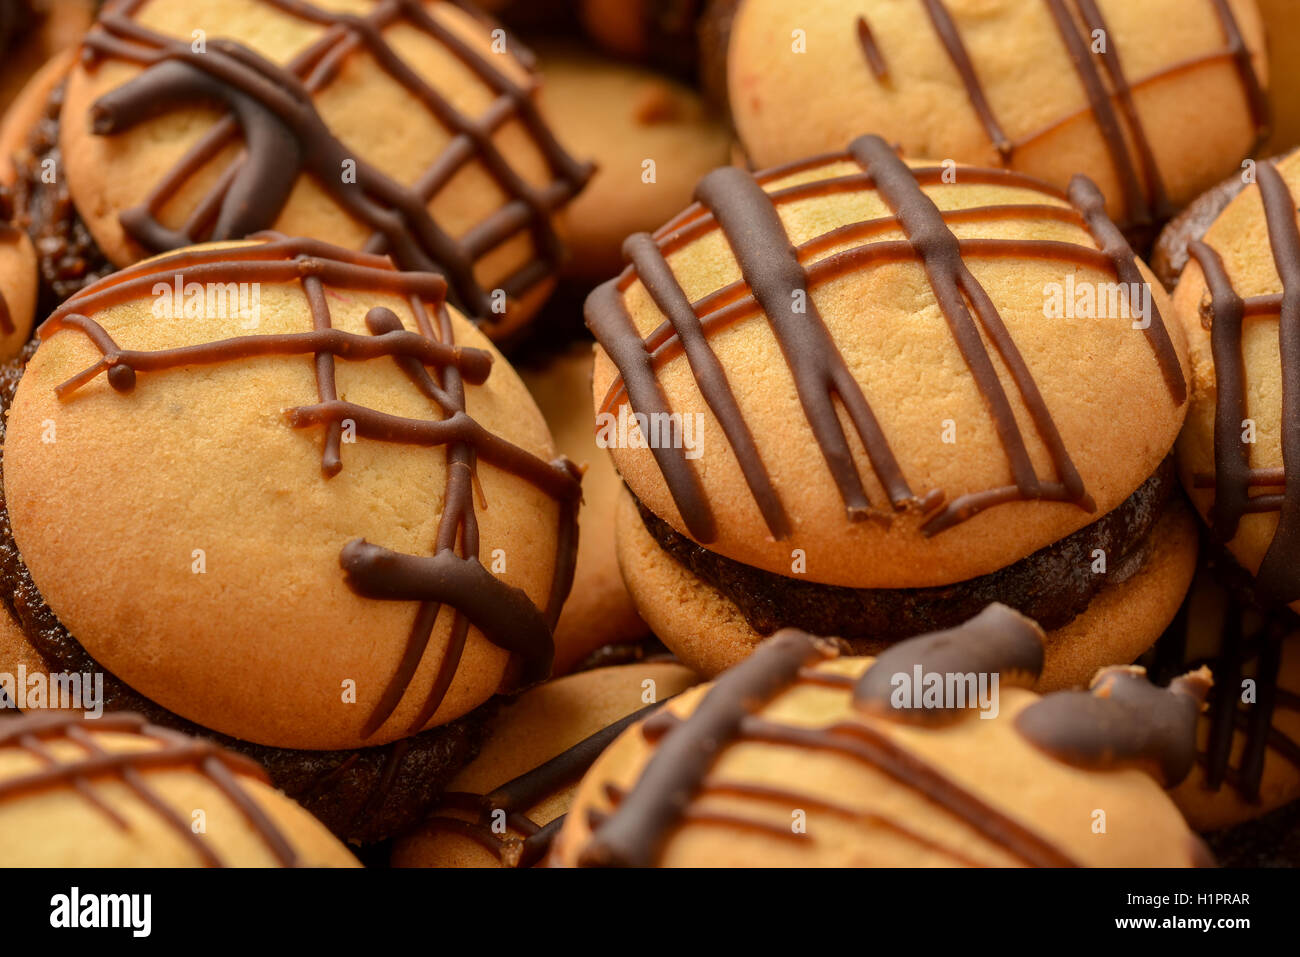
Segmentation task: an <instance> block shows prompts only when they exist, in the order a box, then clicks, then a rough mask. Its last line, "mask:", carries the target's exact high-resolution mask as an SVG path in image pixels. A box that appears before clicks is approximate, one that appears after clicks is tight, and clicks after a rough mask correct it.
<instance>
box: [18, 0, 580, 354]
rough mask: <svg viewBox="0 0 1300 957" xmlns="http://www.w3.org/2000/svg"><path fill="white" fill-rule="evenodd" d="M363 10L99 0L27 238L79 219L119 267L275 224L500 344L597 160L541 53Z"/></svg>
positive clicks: (456, 19)
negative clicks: (365, 264) (398, 274)
mask: <svg viewBox="0 0 1300 957" xmlns="http://www.w3.org/2000/svg"><path fill="white" fill-rule="evenodd" d="M368 11H369V12H364V13H361V14H355V15H354V14H351V13H348V12H346V11H344V12H334V11H327V10H325V9H323V8H316V7H309V6H305V5H303V6H299V5H284V4H276V3H271V2H268V0H202V2H199V3H195V2H192V0H186V2H181V0H155V2H151V3H148V4H143V5H142V4H140V3H139V2H138V0H135V2H129V3H125V4H115V5H113V6H110V7H109V8H107V9H105V10H104V11H103V12H102V13H101V15H100V17H99V20H98V22H97V23H96V25H95V26H94V27H93V28H92V29H91V31H90V32H89V33H88V34H87V36H86V39H85V41H84V46H83V51H84V55H83V57H82V59H81V61H80V62H78V64H77V65H76V66H75V67H74V68H73V70H72V71H71V73H70V75H69V76H68V79H67V84H66V91H65V93H64V95H63V98H62V106H61V110H60V113H59V116H58V140H57V146H58V152H59V153H60V154H61V163H60V165H61V169H60V172H59V177H60V179H61V180H62V179H63V178H66V186H65V187H63V189H65V190H66V192H67V194H68V196H69V198H70V200H71V204H70V207H71V208H69V209H67V210H64V211H63V212H62V213H60V212H59V210H61V209H62V206H58V205H57V204H56V209H55V210H54V211H51V209H49V208H48V207H49V206H50V204H49V203H47V202H43V201H42V199H41V197H40V196H39V195H36V196H34V197H32V198H31V199H30V200H29V202H28V204H27V206H26V207H25V208H24V210H22V212H24V214H25V215H29V216H30V218H31V219H32V222H31V224H30V226H29V229H30V231H32V232H33V233H34V234H35V233H42V234H44V233H49V234H50V235H51V236H53V237H60V236H61V237H64V238H65V239H68V237H70V236H72V235H74V234H75V233H76V231H77V229H78V228H84V229H86V230H88V231H89V234H90V235H91V236H92V237H93V240H94V250H93V255H88V256H87V258H91V259H93V258H95V256H99V257H102V258H103V259H105V260H107V261H108V262H110V263H111V264H113V265H114V266H117V267H122V266H125V265H128V264H130V263H132V262H135V261H137V260H139V259H141V258H142V257H144V256H146V255H148V254H150V253H156V252H161V251H165V250H169V249H174V248H178V247H181V246H185V245H189V244H191V243H194V242H197V241H202V240H209V239H211V240H221V239H237V238H241V237H243V236H246V235H249V234H251V233H255V232H257V231H258V230H262V229H268V228H274V229H276V230H279V231H281V232H285V233H287V234H290V235H303V236H312V237H318V238H322V239H327V240H329V241H330V242H333V243H335V244H337V245H340V246H346V247H348V248H354V249H366V250H367V251H370V252H387V253H389V254H391V255H392V256H393V258H394V259H395V260H396V261H397V262H398V263H399V265H401V266H402V267H403V268H405V269H410V270H432V271H439V272H441V273H443V274H444V275H446V276H447V278H448V282H449V287H450V296H451V299H452V301H453V302H454V303H455V304H457V305H458V307H459V308H461V309H462V311H464V312H465V313H466V314H468V315H472V316H473V317H475V318H476V319H477V320H479V321H481V322H482V323H483V324H484V327H485V328H486V329H488V330H489V332H490V333H491V335H492V336H493V337H504V336H506V335H509V334H512V333H514V332H515V331H517V330H518V329H519V328H520V327H521V326H522V324H523V323H525V322H526V321H527V320H528V318H529V317H530V316H531V315H532V313H533V312H535V311H536V309H537V308H538V307H539V306H540V305H541V303H542V302H543V301H544V300H545V298H546V296H547V295H548V294H549V291H550V289H551V287H552V286H553V284H554V276H555V271H556V269H557V268H558V265H559V263H560V262H561V261H562V259H563V257H564V249H563V244H562V241H561V238H560V229H561V224H560V221H559V220H560V212H561V210H562V209H563V207H564V206H565V205H566V204H567V203H568V201H569V200H570V199H572V197H573V196H574V195H575V194H576V193H577V192H578V190H580V189H581V187H582V185H583V183H584V182H585V180H586V178H587V176H588V175H589V173H590V168H589V167H588V166H587V165H585V164H583V163H579V162H578V161H576V160H575V159H573V158H572V157H571V156H570V155H569V154H568V153H567V152H566V151H565V150H564V148H563V147H562V146H561V145H560V144H559V143H558V142H557V141H556V139H555V137H554V135H553V133H552V132H551V129H550V127H549V126H548V124H547V121H546V119H545V117H544V115H543V113H542V108H541V106H540V104H539V102H538V96H537V87H538V78H537V76H536V74H535V73H534V72H533V71H532V56H531V54H530V53H529V52H528V51H527V50H526V49H525V48H523V47H522V46H520V45H518V44H517V43H515V41H513V40H512V39H510V38H509V37H508V36H507V35H506V34H505V33H504V32H499V31H496V28H495V27H494V26H493V25H492V24H491V23H489V22H486V21H484V20H483V19H481V17H480V15H479V14H477V13H476V12H473V11H472V10H471V9H470V8H468V7H462V6H461V5H460V4H458V3H452V2H426V3H411V4H403V5H398V6H394V5H379V6H374V7H371V8H368ZM47 155H50V154H47ZM26 176H27V178H28V179H29V180H30V179H32V176H33V173H32V170H31V169H30V168H29V169H28V170H27V172H26ZM43 188H44V189H45V190H46V191H49V190H58V189H59V185H58V184H57V183H56V184H47V183H43V182H39V181H36V182H33V183H32V190H33V191H34V192H35V193H37V194H39V193H40V192H41V190H42V189H43ZM65 205H66V204H65ZM29 209H30V212H28V210H29ZM51 217H57V219H58V221H57V222H49V221H46V220H49V219H50V218H51ZM68 241H70V240H68Z"/></svg>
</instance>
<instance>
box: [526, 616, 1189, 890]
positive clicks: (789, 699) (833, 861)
mask: <svg viewBox="0 0 1300 957" xmlns="http://www.w3.org/2000/svg"><path fill="white" fill-rule="evenodd" d="M1041 641H1042V632H1041V631H1040V630H1039V629H1038V628H1037V626H1035V625H1034V624H1033V622H1031V621H1029V620H1028V619H1025V618H1023V617H1021V616H1019V615H1017V614H1015V613H1014V612H1012V611H1010V610H1009V609H1007V608H1005V607H1003V606H997V605H994V606H991V607H990V608H988V609H985V610H984V611H983V612H982V613H981V614H980V615H978V616H977V617H976V618H974V619H972V620H971V621H969V622H967V623H965V624H963V625H961V626H959V627H958V628H956V629H954V630H952V631H947V632H939V633H935V634H931V635H925V636H921V637H917V638H914V639H911V640H909V641H907V642H903V643H902V644H899V645H896V646H894V647H893V648H891V649H890V650H889V651H888V652H886V653H885V654H883V655H882V656H881V657H879V658H855V657H842V656H840V655H839V654H838V653H837V649H836V647H835V646H834V645H833V644H831V643H829V642H827V641H825V640H823V639H819V638H815V637H813V636H811V635H808V634H807V633H805V632H801V631H797V630H793V629H791V630H785V631H782V632H780V633H779V634H777V635H774V636H773V637H772V638H771V639H769V640H768V641H766V642H764V643H763V645H762V646H761V647H760V648H759V649H758V650H757V651H756V652H755V653H754V654H753V656H751V657H750V658H748V659H747V660H745V661H744V662H743V663H742V664H740V665H738V666H737V667H736V668H734V669H733V670H731V671H728V672H727V673H726V674H724V675H723V676H722V677H720V678H719V679H718V680H717V681H716V682H714V683H711V684H707V685H702V686H700V687H698V688H693V689H691V690H689V691H686V692H684V693H683V694H682V695H681V696H680V697H678V698H676V699H674V700H673V701H670V702H668V703H667V704H665V705H664V706H663V707H661V708H660V709H659V710H657V711H656V712H655V713H654V714H652V715H650V716H649V717H647V718H645V719H644V720H642V721H640V722H638V723H637V724H636V725H635V726H634V727H632V728H630V729H628V730H627V731H625V732H624V733H623V734H622V735H620V736H619V737H618V738H617V739H616V740H615V741H614V743H613V744H611V745H610V746H609V748H608V749H607V750H606V751H605V752H604V753H603V754H602V755H601V757H600V758H599V759H597V761H596V763H595V764H594V765H593V767H592V769H591V771H589V772H588V774H587V775H586V777H584V778H583V780H582V783H581V784H580V785H579V787H578V793H577V795H576V796H575V798H574V800H573V803H572V806H571V809H570V811H569V814H568V816H567V817H566V819H565V823H564V826H563V827H562V828H561V831H560V834H559V836H558V837H557V838H556V840H555V844H554V845H553V847H552V851H551V856H550V863H551V864H553V865H555V866H570V867H571V866H651V865H658V866H669V867H671V866H686V867H690V866H713V867H718V866H723V867H725V866H731V867H745V866H749V867H754V866H763V867H780V866H798V867H811V866H823V867H849V866H885V867H888V866H896V867H897V866H907V867H922V866H989V865H993V866H1018V865H1029V866H1047V867H1062V866H1075V865H1088V866H1111V867H1115V866H1154V865H1159V866H1167V867H1179V866H1182V867H1185V866H1191V865H1197V864H1204V863H1207V860H1206V858H1207V852H1206V851H1205V849H1204V846H1203V845H1202V844H1201V842H1200V841H1199V839H1198V838H1197V837H1196V836H1195V835H1194V834H1193V833H1192V832H1191V831H1189V830H1188V828H1187V825H1186V824H1185V823H1184V822H1183V820H1182V817H1181V816H1180V815H1179V813H1178V810H1177V808H1175V807H1174V805H1173V803H1172V802H1171V801H1170V800H1169V797H1168V795H1166V794H1165V793H1164V791H1163V788H1166V787H1172V786H1174V785H1176V784H1177V783H1178V782H1179V781H1180V780H1181V779H1182V778H1183V777H1184V776H1185V775H1186V774H1187V772H1188V771H1189V770H1190V769H1191V766H1192V764H1193V762H1194V760H1195V746H1194V742H1195V737H1194V735H1195V729H1196V718H1197V714H1198V712H1199V711H1200V708H1201V698H1202V697H1203V695H1204V693H1205V690H1206V686H1207V685H1208V683H1209V677H1208V673H1206V672H1204V671H1202V672H1198V673H1196V674H1191V675H1188V676H1186V677H1185V678H1183V679H1181V680H1180V681H1178V682H1176V683H1175V684H1174V685H1173V686H1172V687H1171V688H1170V689H1169V690H1167V691H1166V690H1161V689H1157V688H1155V687H1154V686H1152V685H1151V684H1149V683H1148V682H1147V681H1146V680H1145V678H1144V677H1143V676H1142V673H1141V670H1140V669H1130V668H1121V667H1117V668H1109V669H1106V670H1104V671H1102V672H1100V673H1099V674H1098V675H1097V677H1096V680H1095V681H1094V682H1093V686H1092V690H1091V691H1090V692H1084V691H1068V692H1058V693H1055V694H1050V695H1047V696H1045V697H1039V696H1038V695H1036V694H1034V693H1033V692H1032V691H1030V690H1028V689H1029V687H1030V686H1031V685H1032V684H1033V683H1034V680H1035V677H1036V675H1037V670H1038V667H1040V666H1041V663H1042V660H1043V648H1042V644H1041ZM986 719H987V720H986Z"/></svg>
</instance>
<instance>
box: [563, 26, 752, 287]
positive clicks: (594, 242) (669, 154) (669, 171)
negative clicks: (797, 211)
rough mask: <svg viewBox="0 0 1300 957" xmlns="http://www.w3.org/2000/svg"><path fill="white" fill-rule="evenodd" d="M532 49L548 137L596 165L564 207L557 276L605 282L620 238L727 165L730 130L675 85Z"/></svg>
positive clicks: (664, 214)
mask: <svg viewBox="0 0 1300 957" xmlns="http://www.w3.org/2000/svg"><path fill="white" fill-rule="evenodd" d="M540 53H541V64H542V71H543V73H544V74H545V77H546V105H547V107H548V109H549V110H550V111H551V113H552V114H553V115H554V117H555V121H554V122H555V130H556V133H557V135H558V136H559V137H560V139H561V141H562V142H564V143H565V144H567V145H568V146H569V148H570V149H572V150H573V151H574V152H575V153H577V154H578V155H580V156H590V157H592V159H593V160H594V162H595V164H596V173H595V175H594V176H593V177H592V178H591V181H590V182H589V183H588V184H587V187H586V189H584V190H583V191H582V193H581V194H580V195H579V196H578V197H577V198H576V199H575V200H574V201H573V203H572V204H571V205H570V207H569V211H568V224H569V232H568V236H567V238H568V242H569V249H570V251H571V253H572V256H571V258H570V259H569V262H568V264H567V265H566V266H565V269H564V273H565V275H568V276H572V277H574V278H578V279H588V280H599V279H606V278H608V277H609V276H611V275H612V274H614V273H615V272H617V271H618V268H619V265H620V263H621V262H622V258H621V256H620V254H619V249H620V247H621V246H622V244H623V240H624V238H625V237H627V236H628V235H630V234H631V233H636V232H643V231H645V230H648V229H654V228H655V227H656V226H658V225H659V224H660V223H662V222H664V221H665V220H667V219H668V218H669V217H670V216H672V215H673V214H674V213H676V212H677V211H678V210H679V209H681V208H682V207H683V206H685V205H686V204H687V203H688V202H690V198H691V190H692V189H693V188H694V187H695V183H696V181H697V180H698V179H699V178H700V177H701V176H703V175H704V174H705V173H707V172H708V171H709V170H711V169H713V167H715V166H723V165H725V164H726V163H727V162H728V161H729V158H730V151H731V134H730V133H729V132H728V131H727V129H726V128H725V127H724V126H723V125H722V124H721V123H720V122H719V121H718V120H717V119H716V118H714V117H713V116H712V115H711V114H710V113H709V112H708V110H706V109H705V107H704V104H703V102H702V101H701V99H700V97H699V94H697V93H696V92H694V91H693V90H692V89H690V87H687V86H685V85H683V84H681V83H678V82H677V81H675V80H670V79H668V78H667V77H664V76H660V75H658V74H655V73H652V72H650V71H649V70H643V69H640V68H638V67H633V66H627V65H624V64H622V63H619V62H618V61H616V60H606V59H603V58H601V57H597V56H592V55H590V54H588V53H583V52H581V51H580V50H576V49H574V48H572V47H555V48H545V47H544V48H542V49H541V51H540Z"/></svg>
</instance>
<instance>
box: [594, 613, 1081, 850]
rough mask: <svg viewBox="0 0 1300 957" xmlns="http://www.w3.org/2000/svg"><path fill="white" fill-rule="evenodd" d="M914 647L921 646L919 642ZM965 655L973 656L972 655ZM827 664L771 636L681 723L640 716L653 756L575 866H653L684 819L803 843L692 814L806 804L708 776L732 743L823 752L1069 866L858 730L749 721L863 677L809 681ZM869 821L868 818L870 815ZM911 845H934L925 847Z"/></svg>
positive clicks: (977, 636) (798, 637)
mask: <svg viewBox="0 0 1300 957" xmlns="http://www.w3.org/2000/svg"><path fill="white" fill-rule="evenodd" d="M969 637H970V638H971V640H972V641H983V640H987V639H988V638H989V637H990V633H988V632H985V631H980V630H975V631H973V632H972V633H971V635H970V636H969ZM914 641H922V642H923V641H925V639H924V638H922V639H914ZM974 653H975V654H977V655H979V656H981V657H982V655H983V653H982V652H974ZM830 657H834V649H833V647H832V646H830V645H828V644H827V643H826V642H825V641H823V640H822V639H817V638H814V637H812V636H811V635H808V634H806V633H804V632H799V631H794V630H787V631H783V632H780V633H779V634H777V635H775V636H773V638H772V639H770V640H769V641H767V642H764V643H763V644H762V645H760V646H759V648H758V649H757V650H756V651H755V652H754V654H753V655H751V656H750V657H748V658H746V659H745V660H744V661H742V662H741V663H740V664H739V665H737V666H736V667H735V668H732V669H731V670H729V671H727V672H724V673H723V675H722V676H721V677H720V678H719V679H718V680H717V681H716V682H715V683H714V685H713V686H712V688H710V690H709V691H708V692H707V693H706V694H705V695H704V697H703V698H702V699H701V700H700V702H699V704H698V705H697V706H696V708H695V710H694V711H692V712H691V714H690V715H689V716H688V717H686V718H685V719H683V718H679V717H677V716H676V715H674V714H673V713H672V712H670V711H668V710H662V711H659V712H658V713H656V714H655V715H653V716H652V717H650V718H648V719H647V720H646V721H645V722H644V723H643V725H642V729H643V732H644V734H645V737H646V740H647V741H648V742H650V743H653V744H656V748H655V751H654V753H653V754H652V755H651V756H650V759H649V761H648V762H647V763H646V765H645V767H644V768H643V769H642V771H641V775H640V777H639V778H638V780H637V782H636V784H635V785H634V786H633V787H632V789H631V790H630V791H628V792H626V793H624V792H622V791H620V790H618V789H611V790H610V791H609V792H608V793H609V797H610V799H611V801H612V802H613V803H614V805H615V807H614V810H613V812H612V813H610V814H608V815H594V816H593V820H592V827H593V833H592V837H591V840H590V841H589V842H588V844H587V845H586V846H585V847H584V848H583V849H582V851H581V853H580V855H579V863H580V864H581V865H584V866H643V867H645V866H653V865H654V864H655V863H656V862H657V860H658V858H659V854H660V851H661V849H662V846H663V844H664V842H665V841H666V840H667V838H668V836H669V835H670V833H671V832H672V830H673V829H674V828H675V827H676V826H678V825H679V824H681V823H685V822H691V821H701V820H704V821H713V822H716V823H722V824H726V825H728V826H733V827H740V828H746V829H756V830H762V831H763V832H765V833H770V834H772V835H773V836H780V837H783V838H789V839H792V840H807V839H808V836H807V835H806V834H804V835H800V834H794V833H792V831H791V829H790V828H789V827H788V826H785V827H776V826H774V825H772V824H771V823H769V822H766V821H758V820H752V819H747V818H744V817H742V816H739V815H733V814H718V813H714V812H708V813H703V812H700V811H699V810H697V809H694V808H692V806H691V804H692V798H693V797H694V796H695V795H697V794H702V793H732V794H743V795H744V796H747V797H753V798H766V799H770V800H776V801H780V802H785V801H790V802H792V806H799V807H804V806H807V801H808V798H807V797H806V796H805V795H802V794H791V793H789V792H786V791H784V790H781V789H775V790H773V789H767V788H763V787H758V786H752V785H748V784H738V783H736V782H728V781H719V780H714V779H713V778H711V777H709V772H710V770H711V769H712V767H713V766H714V764H715V762H716V760H717V757H718V755H719V754H720V752H721V751H722V750H723V749H724V748H726V747H727V746H728V745H730V744H732V743H734V742H738V741H746V742H763V743H768V744H775V745H780V746H787V747H797V748H808V749H811V750H816V751H830V752H832V753H835V754H839V755H842V756H845V757H848V758H852V759H854V760H858V761H862V762H864V763H866V764H869V765H871V766H872V767H873V768H875V769H877V770H878V771H880V772H881V773H883V774H886V775H888V776H890V777H891V778H893V779H894V780H896V781H898V782H900V783H902V784H904V785H906V786H908V787H910V788H913V789H915V790H916V791H917V792H918V793H919V794H920V795H922V796H923V797H924V798H925V799H927V800H928V801H929V802H931V803H932V804H934V805H936V806H937V807H939V808H942V809H943V810H945V811H947V812H948V813H950V814H952V815H953V816H954V817H956V818H958V819H959V820H961V821H962V822H963V823H964V824H966V825H968V826H969V827H970V828H972V829H973V830H975V831H976V832H978V833H979V834H981V835H982V836H983V837H985V838H986V839H987V840H989V841H991V842H993V843H995V844H997V845H999V846H1001V847H1003V848H1005V849H1006V850H1007V851H1009V852H1010V853H1011V854H1013V855H1015V856H1016V857H1018V858H1020V859H1021V860H1023V861H1024V862H1026V863H1028V864H1035V865H1042V866H1054V867H1066V866H1073V865H1074V864H1075V862H1074V861H1073V860H1072V859H1071V858H1069V857H1068V856H1067V855H1065V854H1063V853H1062V852H1061V851H1060V850H1059V849H1057V848H1056V847H1055V846H1053V845H1052V844H1051V843H1050V842H1048V841H1046V840H1045V839H1043V838H1041V837H1040V836H1038V835H1037V834H1035V833H1034V832H1033V831H1031V830H1029V829H1028V828H1026V827H1024V826H1023V825H1021V824H1020V823H1019V822H1017V821H1015V820H1014V819H1013V818H1011V817H1009V816H1007V815H1005V814H1003V813H1002V812H1000V811H999V810H997V809H996V808H994V807H992V806H991V805H990V804H988V803H987V802H985V801H984V800H982V799H981V798H979V797H978V796H976V795H975V794H973V793H971V792H969V791H967V790H965V789H964V788H963V787H961V786H960V785H959V784H957V783H956V782H955V781H953V780H952V779H950V778H948V777H947V776H946V775H944V774H943V773H942V772H941V771H939V770H938V769H937V768H934V767H932V766H930V765H929V764H927V763H926V762H925V761H923V760H922V759H920V758H919V757H917V756H916V755H915V754H913V753H911V752H910V751H907V750H906V749H904V748H902V747H900V746H899V745H898V744H896V743H895V742H894V741H893V740H892V739H890V738H889V737H888V736H886V735H884V734H882V733H881V732H879V731H877V730H876V729H874V728H872V727H871V726H869V725H867V724H864V723H860V722H852V721H846V722H841V723H838V724H835V725H832V726H829V727H825V728H808V727H796V726H792V725H786V724H780V723H776V722H773V721H770V720H768V719H766V718H763V717H759V716H758V715H759V712H761V711H762V709H763V708H764V706H765V705H766V704H767V703H768V702H769V701H771V700H773V699H774V698H776V697H778V696H779V695H781V694H782V693H784V692H785V691H786V690H788V689H790V688H792V687H794V686H796V685H797V684H800V683H810V684H817V685H819V686H823V687H828V688H832V689H842V690H852V689H853V688H854V687H855V686H857V685H858V684H859V682H861V681H863V680H865V676H864V678H863V679H858V681H855V680H854V679H852V678H849V677H848V676H839V675H824V674H819V673H818V672H817V671H816V670H815V665H816V664H818V663H819V662H821V661H824V660H826V659H827V658H830ZM840 679H843V680H840ZM838 810H839V812H840V813H844V814H850V815H852V816H854V817H857V818H861V817H863V815H861V814H859V812H856V811H852V810H850V809H844V808H840V809H838ZM869 817H870V819H873V820H874V819H876V816H875V815H870V816H869ZM888 826H890V829H891V830H893V831H894V832H895V833H900V834H906V835H910V834H911V833H912V832H910V830H909V829H907V828H905V827H903V826H902V825H901V824H898V823H897V822H892V821H890V822H888ZM920 843H923V844H925V845H926V846H930V847H934V845H933V843H932V842H930V841H928V840H925V841H921V842H920ZM939 850H942V851H943V852H945V853H947V854H948V855H949V856H950V857H952V858H953V859H954V860H955V861H957V862H958V863H964V864H969V863H972V862H971V861H970V859H969V858H967V857H966V856H965V855H963V854H961V853H959V852H957V851H955V850H952V849H948V848H939Z"/></svg>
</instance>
